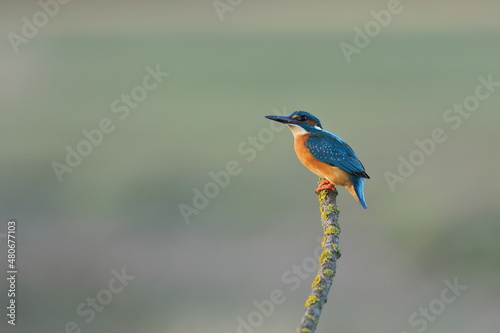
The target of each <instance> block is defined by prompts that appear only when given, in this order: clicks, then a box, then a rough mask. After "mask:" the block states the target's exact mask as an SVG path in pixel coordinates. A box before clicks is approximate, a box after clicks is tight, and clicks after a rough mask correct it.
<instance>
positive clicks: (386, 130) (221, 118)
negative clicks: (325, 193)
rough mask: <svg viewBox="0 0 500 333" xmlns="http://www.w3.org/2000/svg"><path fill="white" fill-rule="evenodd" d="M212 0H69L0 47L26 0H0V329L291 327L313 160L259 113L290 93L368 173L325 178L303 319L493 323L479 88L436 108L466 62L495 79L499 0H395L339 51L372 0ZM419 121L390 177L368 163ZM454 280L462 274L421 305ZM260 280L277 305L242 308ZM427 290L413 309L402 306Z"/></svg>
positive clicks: (301, 295) (332, 327)
mask: <svg viewBox="0 0 500 333" xmlns="http://www.w3.org/2000/svg"><path fill="white" fill-rule="evenodd" d="M47 1H48V0H46V1H44V3H46V2H47ZM53 3H54V2H52V4H53ZM224 3H225V2H224ZM232 4H233V5H231V4H230V3H229V2H227V3H226V6H230V7H229V8H230V9H231V10H227V11H226V12H224V13H223V14H222V15H223V18H224V20H223V21H221V20H220V17H219V15H218V14H217V11H216V9H215V8H214V4H213V2H212V1H184V2H182V3H181V2H180V1H178V2H174V1H163V2H160V1H144V2H135V1H120V2H118V1H107V2H106V3H102V2H99V1H85V2H82V1H71V2H69V3H67V4H64V5H60V6H59V8H58V12H57V13H56V14H55V15H53V16H54V17H51V18H50V19H48V21H47V22H46V24H44V25H43V26H42V27H40V28H39V29H38V30H39V31H38V32H37V33H36V34H35V36H34V37H32V38H29V39H27V43H22V44H20V45H18V52H15V50H14V47H13V46H12V43H11V42H10V41H9V35H10V36H12V33H15V34H17V35H20V36H22V27H23V24H25V21H23V17H26V18H27V19H28V20H29V21H31V22H33V16H34V15H38V16H39V17H38V19H43V15H42V14H36V13H38V12H40V11H41V10H42V9H41V7H40V4H39V3H37V2H35V1H16V2H13V1H9V2H7V1H2V4H1V6H2V9H1V11H0V29H1V32H2V39H1V41H0V53H1V62H0V94H1V99H0V105H1V116H2V121H1V122H0V132H1V135H2V140H1V141H0V147H1V148H0V149H1V156H2V158H1V162H0V163H1V170H2V172H1V187H2V190H1V218H0V233H3V234H0V237H1V238H0V241H1V243H0V249H1V251H0V253H2V255H1V259H0V263H1V265H2V266H1V267H4V269H3V270H4V271H6V270H7V269H6V264H7V261H6V251H7V243H6V239H5V233H6V232H7V221H8V219H11V218H15V219H16V220H17V223H18V233H17V237H18V267H19V275H18V286H17V287H18V297H17V301H18V318H17V325H16V326H15V327H12V326H10V325H7V322H6V321H7V319H6V316H5V314H2V318H3V319H2V321H1V323H0V329H1V331H2V332H4V331H7V332H53V333H55V332H64V331H65V326H67V324H68V323H71V322H74V323H76V325H77V328H74V327H71V325H69V326H70V329H69V330H67V331H72V330H74V329H75V330H76V329H80V330H81V332H127V333H128V332H137V333H156V332H169V333H170V332H173V333H177V332H204V333H205V332H206V333H208V332H227V333H231V332H245V333H248V332H263V333H265V332H294V331H295V328H296V326H297V324H298V323H299V321H300V318H301V316H302V312H303V304H304V301H305V299H306V297H307V295H308V293H309V290H310V289H309V288H310V283H311V282H312V280H313V277H314V275H313V273H311V274H310V273H307V272H304V267H305V268H306V269H309V270H311V265H310V263H311V260H312V259H311V257H312V256H313V253H314V250H315V248H316V247H317V245H318V242H317V238H318V237H319V236H320V235H321V225H320V220H319V213H318V203H317V199H316V196H315V195H314V192H313V190H314V188H315V186H316V181H317V179H316V176H314V175H313V174H312V173H310V172H309V171H307V170H306V169H305V168H304V167H303V166H302V165H301V164H300V163H299V162H298V160H297V158H296V157H295V154H294V152H293V147H292V136H291V134H290V133H289V131H288V130H286V129H285V128H281V129H282V130H280V128H279V127H277V126H274V127H271V124H270V121H268V120H266V119H264V115H268V114H276V113H290V112H292V111H294V110H307V111H310V112H312V113H313V114H315V115H316V116H317V117H318V118H320V119H321V121H322V123H323V126H324V127H325V129H327V130H329V131H331V132H333V133H335V134H337V135H339V136H341V137H342V138H344V139H345V140H346V141H347V142H349V144H350V145H351V146H352V147H353V148H354V150H355V151H356V152H357V154H358V155H359V157H360V158H361V160H362V161H363V163H364V165H365V166H366V168H367V171H368V174H369V175H370V176H371V179H370V180H368V181H367V183H366V188H365V193H366V198H367V202H368V205H369V209H368V210H366V211H365V210H363V209H362V208H361V207H360V205H359V204H358V203H357V202H356V201H355V200H354V199H353V198H352V197H351V196H350V195H349V194H348V193H347V191H345V190H344V189H339V192H340V194H339V198H338V204H339V207H340V210H341V220H340V223H341V226H342V234H341V250H342V258H341V259H340V260H339V262H338V266H337V276H336V278H335V280H334V285H333V288H332V290H331V293H330V297H329V299H328V303H327V305H326V306H325V308H324V309H323V314H322V317H321V320H320V323H319V327H318V332H394V333H400V332H408V333H413V332H424V331H425V332H500V316H499V315H500V284H499V277H500V242H499V241H498V239H499V237H500V224H499V218H500V211H499V208H498V201H499V190H498V187H499V185H500V181H499V177H498V166H499V162H500V156H499V148H498V144H499V140H500V134H499V131H498V126H499V124H500V113H499V105H500V103H499V102H500V91H495V92H494V93H492V94H491V96H490V97H489V98H487V99H486V100H484V101H481V102H480V105H479V107H478V109H477V110H476V111H474V112H472V113H471V114H470V116H469V117H468V118H466V119H463V122H462V124H461V126H460V127H459V128H457V129H453V128H452V127H451V125H452V123H447V122H445V121H444V119H443V115H444V114H445V111H446V110H447V109H449V108H450V107H452V106H453V105H454V104H460V103H462V102H463V101H464V99H466V98H467V97H468V96H470V95H472V94H474V92H475V89H476V87H477V86H478V84H479V80H478V77H480V76H483V77H485V78H487V77H488V76H489V75H491V76H492V78H493V80H494V81H500V21H499V20H498V15H499V10H500V3H499V2H497V1H486V0H484V1H477V2H469V1H438V2H433V1H413V2H410V1H402V2H401V7H400V8H402V10H401V12H400V13H398V14H397V15H393V16H392V17H391V22H390V24H388V25H387V26H386V27H383V28H381V31H380V33H379V34H378V35H377V36H374V37H373V38H371V41H370V43H369V45H368V46H367V47H365V48H363V49H360V52H359V53H356V54H353V55H352V61H351V63H348V62H347V61H346V59H345V57H344V54H343V53H342V50H341V48H340V44H341V43H342V42H345V43H349V44H353V39H354V37H355V32H354V30H353V29H354V28H355V27H360V28H362V29H363V28H364V27H365V25H366V24H368V23H369V22H371V21H373V20H374V19H373V16H372V15H371V14H370V13H371V11H375V12H379V11H380V10H383V9H387V6H388V2H387V1H358V2H356V3H353V2H349V1H331V2H326V1H315V0H314V1H273V2H272V3H269V2H264V1H258V2H256V1H253V2H251V1H241V2H240V3H238V2H237V1H233V2H232ZM47 17H48V16H47ZM42 23H43V22H42ZM157 66H159V68H160V69H161V71H163V72H168V73H170V74H169V76H168V77H166V78H164V79H163V82H161V84H159V85H158V87H157V88H156V89H154V90H152V91H149V92H148V94H147V96H146V97H145V98H144V100H143V101H141V102H140V103H138V106H137V107H136V108H135V109H130V114H129V115H128V117H126V118H125V119H121V118H120V115H123V113H122V112H120V113H115V112H113V109H112V106H111V105H112V103H113V101H115V99H117V98H120V96H121V95H122V94H130V93H131V91H133V89H134V88H136V87H137V86H141V85H142V84H143V78H144V76H145V75H147V74H148V70H147V68H148V67H149V68H151V69H155V68H156V67H157ZM137 89H139V90H140V88H137ZM137 89H136V91H139V90H137ZM499 90H500V89H499ZM484 91H485V90H484ZM122 105H123V104H122ZM104 118H109V119H110V121H111V122H112V124H113V126H114V131H113V132H112V133H109V134H104V135H103V139H102V143H100V144H99V145H97V146H94V147H93V148H92V152H91V153H90V154H89V155H88V156H85V157H83V159H82V162H81V164H80V165H79V166H77V167H75V168H74V169H73V170H72V172H71V173H64V174H63V176H62V178H63V180H62V182H60V181H59V180H58V178H57V176H56V174H55V172H54V170H53V167H52V164H53V162H54V161H57V162H59V163H65V158H66V154H67V150H66V147H67V146H69V147H72V148H73V149H76V147H77V145H78V144H79V142H81V141H82V140H85V136H84V135H83V134H82V131H83V130H88V131H90V130H93V129H95V128H97V127H98V124H99V122H100V121H101V120H102V119H104ZM270 128H273V129H274V131H271V130H269V129H270ZM435 128H442V129H443V130H444V132H445V133H446V135H447V140H446V141H445V142H444V143H442V144H438V145H437V146H436V148H435V152H434V153H432V154H431V155H430V156H426V157H425V161H423V163H422V164H421V165H419V166H417V167H416V168H415V171H414V172H413V174H412V175H410V176H409V177H407V178H405V181H404V182H401V183H398V184H396V185H395V191H391V188H390V186H389V185H388V183H387V181H386V178H385V174H386V172H393V173H397V168H398V165H399V163H400V160H399V159H398V158H399V156H402V157H404V158H408V157H409V155H410V154H411V153H412V152H414V151H415V149H416V148H417V146H416V145H415V143H414V141H415V140H423V139H426V138H430V137H431V133H432V131H433V129H435ZM270 133H272V134H271V135H270ZM266 135H267V136H266ZM255 138H256V139H255ZM252 144H254V145H255V146H253V147H254V148H252V149H253V152H252V153H250V152H249V150H248V149H250V147H252ZM241 149H247V150H246V151H247V152H246V153H244V152H242V151H241ZM229 161H236V162H237V163H238V165H239V167H240V168H241V172H240V173H239V174H237V175H235V176H232V177H230V181H229V184H228V185H227V186H225V187H224V188H219V191H218V192H219V193H217V195H214V197H213V198H210V199H209V203H208V205H207V206H206V207H205V208H203V209H200V210H199V211H198V213H199V214H197V215H192V216H190V223H186V221H185V219H183V217H182V215H181V213H180V210H179V205H181V204H186V205H190V206H192V205H193V197H194V196H195V191H196V189H199V190H201V191H203V189H204V187H205V185H206V184H208V183H210V182H213V180H212V178H211V176H210V172H219V171H220V170H224V169H225V168H226V166H227V164H228V162H229ZM303 264H304V265H305V266H302V265H303ZM296 266H299V267H302V272H301V273H300V274H299V273H290V272H292V270H293V267H296ZM122 269H125V271H126V273H127V274H128V275H132V276H135V278H134V279H133V280H132V281H129V283H128V285H127V286H126V287H124V289H123V291H121V292H118V293H116V294H113V295H112V300H109V299H106V302H107V304H105V305H103V307H102V308H100V312H99V311H95V312H94V314H95V318H92V320H88V321H89V322H88V323H87V322H86V321H85V320H86V319H90V315H85V316H82V315H81V314H79V313H78V312H77V309H78V307H79V306H80V305H81V303H84V308H85V309H87V310H88V309H90V308H91V307H90V306H88V305H87V303H86V302H87V299H88V297H91V298H92V297H93V298H95V297H96V296H98V295H99V296H100V297H101V300H102V299H103V298H102V297H104V296H105V295H109V293H107V292H106V289H107V288H109V287H108V285H109V283H110V281H111V280H112V279H113V273H112V271H113V270H116V271H121V270H122ZM290 274H291V275H290ZM2 275H6V273H5V274H2ZM291 276H293V277H294V279H295V280H294V281H295V282H294V283H290V280H289V279H288V278H290V277H291ZM299 276H300V278H299ZM454 279H457V281H458V283H459V284H460V285H465V286H467V289H466V290H464V291H463V292H462V293H461V294H460V295H459V296H458V297H456V300H455V301H453V302H451V303H450V304H445V306H444V308H440V304H444V303H443V302H442V301H439V299H440V298H441V294H442V291H443V290H444V289H445V288H446V284H445V282H444V281H445V280H448V281H451V282H453V281H454ZM275 289H278V290H281V291H282V292H283V296H284V301H283V302H282V304H277V305H275V306H274V309H273V311H271V312H272V313H267V315H265V314H264V315H263V314H258V313H257V312H256V311H257V307H256V306H255V304H254V302H258V303H259V304H261V302H263V301H264V300H269V299H270V294H271V292H272V291H273V290H275ZM103 290H104V291H103ZM0 291H1V295H0V299H1V300H2V301H1V302H0V303H1V304H3V306H6V305H7V301H8V300H7V296H6V294H7V282H6V281H5V280H4V282H2V283H0ZM447 295H448V296H450V295H452V294H447ZM262 304H267V303H266V302H265V301H264V303H262ZM429 306H433V307H434V308H433V309H434V312H438V314H437V315H436V316H434V317H433V319H432V320H431V319H422V318H424V317H422V315H420V314H418V316H415V315H414V313H419V311H420V310H419V308H421V307H422V308H426V307H427V308H428V307H429ZM4 311H5V310H4ZM412 315H413V319H414V321H415V320H421V321H420V322H418V324H415V322H413V324H412V323H411V322H410V321H411V317H412ZM249 317H250V318H249ZM239 318H241V319H242V320H244V321H246V322H248V320H250V321H252V322H253V323H254V326H255V327H249V326H247V327H246V328H245V327H243V326H241V320H239ZM422 320H423V322H422ZM424 323H425V327H424ZM238 325H240V327H238ZM76 331H77V330H76Z"/></svg>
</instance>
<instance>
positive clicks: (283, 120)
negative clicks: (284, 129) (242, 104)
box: [266, 116, 299, 125]
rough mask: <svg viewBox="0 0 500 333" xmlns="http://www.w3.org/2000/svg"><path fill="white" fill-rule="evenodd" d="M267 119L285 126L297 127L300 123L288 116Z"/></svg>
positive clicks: (268, 117)
mask: <svg viewBox="0 0 500 333" xmlns="http://www.w3.org/2000/svg"><path fill="white" fill-rule="evenodd" d="M266 118H267V119H271V120H274V121H277V122H280V123H283V124H294V125H297V124H298V123H299V122H298V121H297V120H295V119H292V118H290V117H288V116H266Z"/></svg>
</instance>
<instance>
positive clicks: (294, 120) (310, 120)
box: [266, 111, 323, 134]
mask: <svg viewBox="0 0 500 333" xmlns="http://www.w3.org/2000/svg"><path fill="white" fill-rule="evenodd" d="M266 118H267V119H271V120H274V121H278V122H280V123H283V124H285V125H287V126H288V127H289V128H290V129H291V130H292V133H293V134H305V133H311V132H318V131H321V130H322V129H323V127H322V126H321V122H320V121H319V119H318V118H316V117H315V116H313V115H312V114H310V113H309V112H306V111H294V112H292V113H290V114H289V115H288V116H266Z"/></svg>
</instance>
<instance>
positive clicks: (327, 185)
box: [314, 179, 337, 194]
mask: <svg viewBox="0 0 500 333" xmlns="http://www.w3.org/2000/svg"><path fill="white" fill-rule="evenodd" d="M321 190H332V191H333V192H335V191H337V189H336V188H335V185H334V184H332V183H330V181H329V180H327V179H325V180H323V181H322V182H321V183H319V186H318V188H317V189H316V190H315V191H314V192H316V194H318V193H319V191H321Z"/></svg>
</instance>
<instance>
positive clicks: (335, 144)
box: [306, 131, 370, 178]
mask: <svg viewBox="0 0 500 333" xmlns="http://www.w3.org/2000/svg"><path fill="white" fill-rule="evenodd" d="M306 146H307V149H309V151H310V152H311V154H313V156H314V157H315V158H317V159H318V160H320V161H321V162H325V163H328V164H330V165H332V166H336V167H339V168H341V169H343V170H345V171H347V172H349V173H350V174H352V175H355V176H358V177H363V178H370V177H369V176H368V175H367V174H366V172H365V167H364V166H363V164H361V162H360V160H359V159H358V157H357V156H356V154H355V153H354V151H353V150H352V148H351V147H349V145H348V144H347V143H346V142H345V141H344V140H342V139H341V138H339V137H338V136H336V135H335V134H332V133H330V132H327V131H321V132H312V133H311V135H310V136H309V138H308V139H307V140H306Z"/></svg>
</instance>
